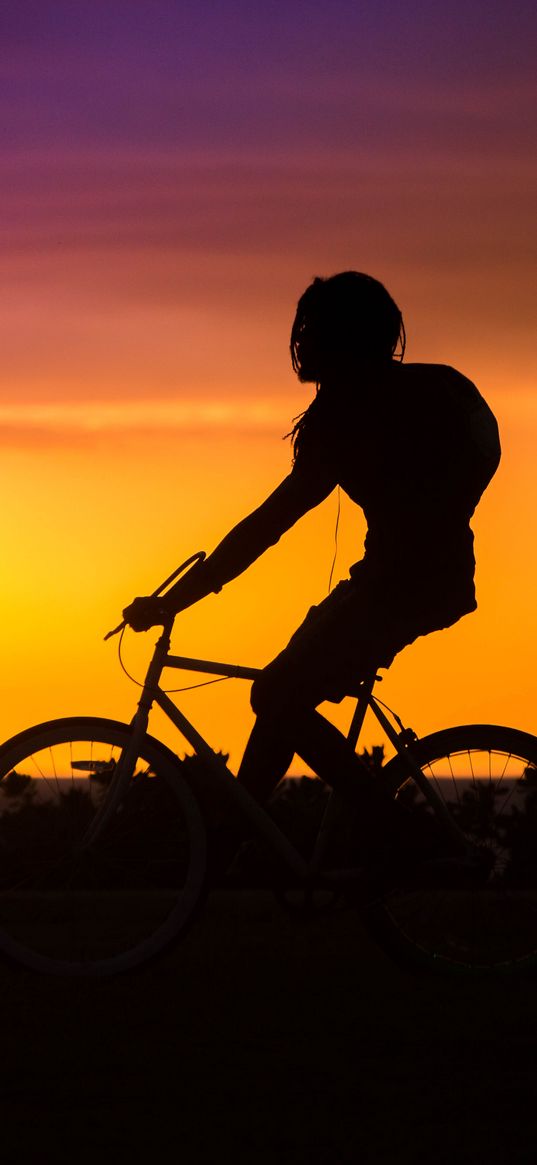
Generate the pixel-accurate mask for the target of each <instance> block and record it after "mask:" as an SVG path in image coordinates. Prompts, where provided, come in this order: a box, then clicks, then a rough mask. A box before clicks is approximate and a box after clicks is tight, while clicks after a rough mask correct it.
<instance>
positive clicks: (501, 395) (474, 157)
mask: <svg viewBox="0 0 537 1165" xmlns="http://www.w3.org/2000/svg"><path fill="white" fill-rule="evenodd" d="M0 20H1V32H0V41H1V53H2V93H3V105H4V109H3V116H2V136H3V143H2V152H1V158H0V170H1V186H2V191H3V207H4V209H3V221H2V233H3V238H4V248H3V260H2V263H3V274H4V288H5V290H4V295H3V311H2V317H1V323H0V327H1V330H2V337H1V340H2V348H1V350H2V361H1V388H0V440H1V443H2V451H1V461H0V466H1V474H2V489H3V497H4V504H3V507H2V512H3V531H2V542H3V548H4V570H3V577H2V584H1V586H2V609H3V614H4V620H3V622H4V667H3V671H2V677H1V684H2V709H1V723H0V736H1V737H7V736H9V735H11V734H12V733H13V732H15V731H18V730H19V729H21V728H24V727H26V726H27V725H28V724H30V723H33V722H35V721H38V720H44V719H47V718H49V717H54V716H58V715H71V714H75V713H77V712H81V713H86V714H89V713H95V714H98V715H112V716H115V717H119V718H126V717H127V718H130V716H131V715H132V711H133V708H134V702H135V700H136V698H137V696H136V689H135V688H134V687H132V685H131V684H129V682H128V680H127V679H126V678H125V677H124V675H123V673H122V672H121V671H120V669H119V665H118V663H117V658H116V655H115V648H114V644H113V643H112V644H110V643H109V644H104V643H103V642H102V635H103V634H104V632H105V631H106V630H107V629H108V628H109V627H111V626H113V625H114V624H115V623H116V622H117V621H118V615H119V614H120V612H121V609H122V607H123V606H124V605H125V604H126V603H127V602H128V601H130V599H131V598H132V597H133V596H134V595H135V594H140V593H145V592H147V591H151V590H152V589H153V588H154V587H155V586H156V585H157V584H158V582H160V580H161V579H162V578H163V577H165V576H166V575H167V574H169V573H170V572H171V570H172V569H173V568H174V566H175V565H177V563H178V562H180V561H181V560H182V559H183V558H186V557H187V556H188V555H189V554H191V553H192V552H193V551H195V550H198V549H206V550H207V551H209V550H211V549H212V548H213V547H214V546H215V545H216V543H217V542H218V541H219V539H220V538H221V537H222V536H223V535H224V534H225V533H226V531H227V530H228V529H229V527H230V526H231V525H232V524H233V523H235V522H236V521H238V520H239V519H240V518H241V517H243V516H244V515H245V513H247V512H248V511H249V510H250V509H252V508H254V507H255V506H256V505H257V504H259V502H260V501H261V500H262V499H263V497H264V496H265V495H266V493H268V492H269V491H270V490H271V489H273V488H274V487H275V486H276V485H277V483H278V481H279V480H280V479H281V478H282V477H283V476H284V475H285V474H286V472H287V471H288V468H289V463H290V450H289V444H288V442H286V441H282V440H281V438H282V436H283V435H284V434H285V433H287V432H288V430H289V428H290V426H291V423H292V418H293V417H294V416H295V415H296V414H297V413H299V412H300V411H301V410H302V409H303V408H304V407H305V406H306V404H307V403H308V400H309V399H310V396H311V391H310V389H309V388H308V387H307V386H301V385H299V384H298V382H297V381H296V379H295V377H294V375H293V373H292V370H291V367H290V362H289V355H288V336H289V329H290V324H291V320H292V317H293V314H294V308H295V304H296V300H297V298H298V296H299V295H300V294H301V292H302V291H303V289H304V287H305V286H306V285H307V283H309V281H310V280H311V278H312V276H314V275H316V274H321V275H327V274H332V273H333V272H335V271H338V270H341V269H345V268H349V267H352V268H356V269H358V270H363V271H367V272H369V273H370V274H373V275H375V276H376V277H377V278H379V279H381V280H382V281H383V282H384V283H386V285H387V287H388V289H389V290H390V292H391V293H392V294H393V296H394V298H395V299H396V301H397V302H398V303H399V305H400V306H401V307H402V309H403V312H404V317H405V322H406V328H407V334H408V347H407V359H409V360H418V361H419V360H423V361H438V362H442V363H447V364H452V365H454V366H455V367H458V368H460V369H461V370H462V371H463V372H464V373H465V374H466V375H468V376H469V377H471V379H473V380H474V381H475V382H476V383H477V384H478V386H479V388H480V390H481V391H482V392H483V393H484V395H485V396H486V397H487V399H488V400H489V402H490V403H491V405H492V406H493V408H494V409H495V411H496V414H497V416H498V419H499V422H500V426H501V433H502V443H503V447H504V459H503V463H502V467H501V469H500V472H499V473H498V475H497V478H496V479H495V481H494V482H493V484H492V486H491V487H490V490H489V491H488V493H487V495H486V496H485V499H484V500H483V503H482V505H481V507H480V509H479V512H478V515H477V516H476V519H475V522H474V529H475V533H476V549H477V560H478V572H477V586H478V600H479V611H478V612H477V614H475V615H473V616H471V617H469V618H467V619H465V620H463V621H462V622H461V623H460V624H459V625H458V626H457V627H456V628H454V629H452V630H451V631H447V632H443V633H440V634H438V635H433V636H430V637H428V638H427V639H426V640H422V641H420V642H419V643H418V644H416V645H415V646H414V647H412V648H409V649H408V650H407V651H406V652H404V653H403V654H402V655H401V656H400V657H399V658H398V659H397V661H396V663H395V664H394V665H393V667H392V669H391V670H390V672H389V673H388V674H387V675H386V677H385V680H384V683H383V685H382V687H383V692H382V695H383V698H385V699H386V700H388V702H389V703H392V704H393V705H395V707H396V708H397V710H398V711H399V712H400V714H401V715H402V716H403V718H408V719H409V720H410V722H411V723H412V726H413V727H414V728H415V729H416V730H417V731H419V732H426V731H431V730H433V729H435V728H438V727H442V726H444V725H447V724H454V723H459V722H467V721H472V720H479V721H489V720H490V721H499V722H506V723H512V724H515V725H517V726H520V727H524V728H526V729H528V730H530V731H533V732H537V710H536V701H535V694H536V680H535V659H536V658H537V619H536V616H535V610H534V601H535V600H534V595H535V578H536V574H537V540H536V538H535V509H536V502H537V475H536V472H535V453H534V450H535V443H536V439H537V391H536V384H537V380H536V363H537V362H536V343H535V322H534V316H535V301H534V287H535V268H536V257H537V246H536V232H535V205H536V194H537V191H536V185H537V183H536V178H537V156H536V149H535V147H536V136H537V134H536V125H537V119H536V96H537V94H536V90H537V82H536V77H535V48H536V34H537V10H536V8H535V4H534V3H530V2H529V0H524V2H521V3H517V2H516V0H514V2H513V3H507V0H502V2H498V0H486V2H485V0H473V3H472V4H471V5H470V4H468V0H456V2H450V3H449V4H447V3H442V2H440V3H439V2H433V0H429V2H427V0H423V2H421V3H418V2H416V0H414V2H410V3H408V4H404V5H403V4H401V3H400V2H399V0H370V2H368V3H360V2H357V0H352V2H350V0H330V3H328V2H327V0H323V2H322V3H321V2H317V0H308V2H307V3H306V2H302V0H288V2H286V3H283V2H280V0H278V2H276V0H266V2H265V3H264V4H263V5H258V4H256V3H253V2H252V0H249V2H246V0H242V2H239V0H230V2H226V0H221V2H215V0H212V2H210V3H209V2H207V3H204V2H203V0H197V2H196V3H194V2H193V0H188V2H187V0H185V2H181V0H177V2H175V3H172V2H171V0H166V2H164V0H146V2H137V0H124V2H118V0H91V3H90V2H86V0H76V2H75V3H73V2H72V0H69V2H61V0H59V2H55V3H46V2H43V0H33V2H30V0H17V2H16V3H15V2H12V3H8V4H6V5H4V6H3V9H2V15H1V18H0ZM335 518H336V497H335V495H334V496H332V497H331V498H329V499H328V500H327V501H326V502H325V503H324V504H323V506H321V507H320V508H319V510H318V511H316V512H315V513H313V514H310V515H308V516H307V517H306V518H305V519H303V521H302V522H301V523H300V525H299V526H297V527H296V528H295V529H294V530H293V531H292V532H290V533H289V534H288V535H287V536H286V538H285V539H284V541H282V542H281V543H280V544H279V545H278V547H276V548H275V549H273V550H271V551H269V552H268V553H267V555H266V556H265V558H264V559H263V560H261V561H259V562H258V563H256V564H255V566H253V567H252V568H251V570H250V571H249V572H248V573H247V574H246V575H244V576H243V577H242V578H241V579H239V580H237V581H236V582H235V583H233V584H230V586H229V587H228V588H227V590H226V591H225V592H224V593H222V594H221V595H220V596H218V597H211V598H209V599H207V600H205V602H204V603H203V604H201V605H200V606H199V607H197V608H196V609H194V610H191V611H189V612H187V613H185V614H183V615H182V616H181V617H180V618H179V619H178V622H177V626H176V632H175V638H174V649H175V650H176V651H177V652H178V653H184V654H190V655H196V654H199V655H201V656H204V657H207V656H209V657H211V658H215V659H224V660H228V661H230V662H239V663H245V664H253V665H262V664H263V663H265V662H267V661H268V660H269V659H270V658H271V656H272V655H274V654H275V653H276V652H277V651H278V650H280V648H281V647H282V645H283V644H284V643H285V642H286V641H287V639H288V637H289V634H290V633H291V631H292V630H293V629H294V627H295V626H296V625H297V623H298V622H299V620H300V619H301V618H302V617H303V615H304V613H305V610H306V609H307V607H308V606H309V605H310V604H311V603H312V602H315V601H318V600H319V599H321V598H322V597H323V596H324V595H325V594H326V591H327V586H328V576H329V572H330V565H331V561H332V555H333V545H334V525H335ZM363 536H364V523H363V519H362V516H361V514H360V512H359V511H357V510H356V508H355V507H353V506H352V505H351V504H350V503H347V502H345V503H344V505H343V513H342V521H341V527H340V538H339V549H338V557H337V566H336V577H344V576H345V575H346V573H347V571H348V566H349V564H350V563H351V562H353V561H355V560H356V559H357V558H359V557H360V555H361V548H362V543H363ZM154 638H155V636H154V634H153V635H152V634H150V635H148V636H142V637H135V636H134V635H132V634H131V635H130V636H129V637H128V638H127V639H126V641H125V658H126V662H127V665H128V666H129V667H130V668H131V670H133V671H134V673H135V674H136V675H137V676H140V675H141V674H143V669H144V665H145V661H146V660H147V658H148V652H149V651H150V648H151V644H152V643H153V642H154ZM190 678H191V677H189V676H185V677H184V682H185V683H188V682H189V679H190ZM178 682H181V678H180V677H179V679H178V673H172V674H171V675H170V683H169V686H170V687H172V686H176V685H177V683H178ZM183 707H184V708H185V710H186V711H187V712H191V714H192V717H193V719H194V721H195V723H196V724H197V725H198V727H200V729H201V730H202V731H205V730H206V732H207V735H208V736H209V739H210V741H211V743H213V744H214V745H215V746H216V747H219V748H223V749H225V750H226V751H231V753H232V761H233V762H234V763H236V762H237V759H238V757H239V756H240V750H241V747H242V746H243V744H244V741H245V739H246V735H247V732H248V728H249V725H250V723H251V715H250V713H249V708H248V690H247V686H246V685H244V684H242V685H241V684H240V683H239V682H238V681H229V682H228V683H226V684H222V685H217V686H216V687H214V688H208V689H206V690H203V689H202V690H201V691H200V692H193V693H191V694H188V696H186V697H185V698H184V700H183ZM348 715H349V708H348V707H347V706H346V705H345V704H344V705H342V707H341V708H339V709H336V710H335V718H336V720H337V722H338V723H340V724H342V725H343V724H344V723H345V722H346V720H347V719H348ZM154 728H155V730H156V731H157V732H158V731H162V733H163V734H164V736H165V738H166V739H168V740H171V739H172V738H171V736H170V734H169V733H168V732H167V730H166V726H165V725H161V724H160V723H159V718H158V716H157V717H156V718H155V723H154ZM368 733H369V734H368V736H367V742H369V743H374V742H376V740H377V739H380V738H379V733H378V732H376V730H375V729H374V728H372V729H369V730H368Z"/></svg>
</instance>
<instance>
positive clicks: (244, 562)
mask: <svg viewBox="0 0 537 1165" xmlns="http://www.w3.org/2000/svg"><path fill="white" fill-rule="evenodd" d="M336 485H337V479H336V476H335V474H334V473H333V471H332V469H331V467H330V466H328V464H326V463H321V464H319V462H317V463H316V464H315V462H313V463H312V462H309V460H308V461H306V458H303V459H299V460H297V462H296V463H295V465H294V467H293V469H292V471H291V473H290V474H289V475H288V476H287V477H286V478H284V480H283V481H282V482H281V484H280V485H279V486H278V487H277V489H275V490H274V492H273V493H271V494H270V496H269V497H268V498H267V499H266V501H264V502H263V503H262V505H260V506H259V507H258V508H257V509H256V510H254V511H253V512H252V513H251V514H249V515H248V517H247V518H244V519H243V521H242V522H239V523H238V525H237V526H234V528H233V529H232V530H231V531H230V532H229V534H227V535H226V537H225V538H224V539H223V540H222V542H220V544H219V545H218V546H217V547H216V550H214V551H213V553H212V554H211V555H209V557H208V558H206V559H205V561H204V562H200V563H198V564H197V565H196V566H194V567H193V568H192V570H190V571H189V572H188V574H186V575H184V577H183V578H181V579H179V582H177V583H176V584H175V586H173V587H172V588H171V589H170V590H169V591H168V592H167V594H166V595H163V596H162V598H158V599H150V598H147V599H146V598H144V599H135V600H134V603H131V605H130V607H127V608H126V609H125V611H124V612H123V615H124V617H125V620H126V622H128V623H130V625H131V626H132V627H134V630H136V631H145V630H147V629H148V628H149V627H151V626H153V625H154V624H158V623H162V622H163V621H164V619H165V618H166V616H167V615H171V614H175V613H177V612H178V611H182V610H184V609H185V608H186V607H190V606H191V605H192V604H193V603H196V602H198V601H199V600H200V599H203V598H204V597H205V595H208V594H210V593H211V592H215V591H220V590H221V589H222V587H223V586H224V584H225V583H227V582H229V581H230V580H231V579H233V578H236V576H237V575H239V574H242V572H243V571H244V570H246V568H247V567H248V566H250V565H251V563H252V562H255V560H256V558H259V556H260V555H261V554H263V552H264V551H265V550H267V549H268V547H269V546H273V545H274V544H275V543H276V542H277V541H278V540H279V538H280V537H281V535H282V534H284V533H285V531H286V530H289V529H290V527H291V526H293V525H294V524H295V522H296V521H298V519H299V518H301V517H302V515H303V514H305V513H307V511H308V510H311V509H313V507H314V506H317V505H319V503H320V502H322V501H324V499H325V498H326V497H328V494H329V493H331V492H332V490H333V489H334V487H335V486H336Z"/></svg>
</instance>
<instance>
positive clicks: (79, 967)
mask: <svg viewBox="0 0 537 1165" xmlns="http://www.w3.org/2000/svg"><path fill="white" fill-rule="evenodd" d="M203 557H204V555H203V553H202V552H200V553H198V554H196V555H193V556H192V557H191V558H189V559H187V561H186V562H185V563H182V564H181V566H180V567H179V568H178V569H177V571H175V572H174V573H173V574H172V575H171V576H170V578H169V579H166V580H165V582H164V583H163V584H162V585H161V586H160V587H159V588H158V589H157V591H156V592H154V593H155V594H162V593H163V592H164V591H165V589H166V588H167V586H168V585H169V584H171V582H172V581H173V580H174V579H175V578H176V577H177V576H178V575H179V574H181V573H182V572H184V570H186V569H187V568H188V567H189V566H191V565H192V564H193V563H196V562H197V561H199V560H201V559H202V558H203ZM173 622H174V620H173V618H170V619H169V620H168V622H167V623H166V624H165V626H164V628H163V631H162V634H160V635H159V638H158V641H157V643H156V645H155V649H154V653H153V656H152V659H151V662H150V664H149V667H148V669H147V674H146V677H145V681H144V683H143V685H141V687H142V693H141V697H140V700H139V703H138V709H137V711H136V713H135V715H134V717H133V719H132V721H131V723H130V724H124V723H121V722H118V721H115V720H108V719H102V718H94V717H72V718H68V719H60V720H52V721H49V722H47V723H44V724H39V725H37V726H34V727H32V728H29V729H27V730H26V731H24V732H22V733H19V734H18V735H16V736H14V737H13V738H12V739H10V740H8V741H7V742H6V743H5V744H3V745H2V746H1V747H0V795H1V796H0V951H1V952H3V953H4V955H6V956H8V957H10V958H11V959H13V960H15V961H17V962H18V963H22V964H23V965H25V966H27V967H29V968H31V969H33V970H36V971H40V972H50V973H56V974H69V975H106V974H113V973H116V972H120V971H126V970H129V969H131V968H134V967H137V966H138V965H140V964H142V963H144V962H145V961H146V960H148V959H150V958H151V957H153V956H155V955H156V954H158V953H159V952H161V951H162V950H164V949H165V948H166V947H167V946H168V944H169V943H171V942H172V941H173V940H175V939H177V938H178V937H180V936H181V935H183V934H184V933H185V932H186V930H187V929H188V927H189V926H190V924H191V923H192V921H193V920H194V918H195V917H196V915H197V913H198V912H199V910H200V908H201V906H202V905H203V902H204V898H205V894H206V889H207V878H206V871H207V822H206V806H207V801H208V799H209V800H210V799H211V798H214V797H217V798H220V799H222V798H223V799H224V801H225V802H226V803H228V804H229V805H230V806H234V807H236V808H237V809H238V810H239V811H240V812H241V813H242V815H243V817H244V818H245V819H246V820H247V821H248V823H249V825H250V828H251V831H252V833H253V835H254V837H257V838H259V839H261V840H262V842H263V844H264V845H265V848H266V849H267V850H268V851H269V852H270V854H271V855H272V860H273V862H274V863H275V865H276V867H277V868H278V870H279V871H280V872H281V873H280V875H279V876H275V884H276V886H277V887H279V889H280V892H281V891H282V888H285V887H286V886H290V887H299V888H302V889H301V892H302V893H303V894H304V895H305V896H306V899H307V900H310V899H311V896H312V895H313V894H314V893H315V892H317V891H319V892H325V893H327V894H328V895H332V894H336V893H337V894H339V893H340V892H344V893H346V894H348V895H349V898H350V900H352V899H353V897H354V887H355V886H356V884H357V881H358V880H359V877H360V875H361V873H362V872H363V871H362V869H361V867H360V862H359V855H358V860H357V858H356V855H355V854H354V853H353V852H352V845H351V844H350V841H352V830H350V831H349V830H348V829H347V830H346V831H345V830H344V831H343V834H344V836H346V842H347V843H348V851H349V852H347V853H346V854H342V855H341V856H340V857H338V859H337V862H336V864H335V865H334V864H333V856H332V855H333V853H334V849H336V850H337V845H335V844H334V840H335V841H336V842H337V840H338V837H339V836H340V834H341V828H340V827H341V821H342V820H343V821H344V823H345V825H348V820H349V818H348V804H347V803H346V802H344V801H343V800H342V798H341V797H339V796H338V795H337V793H334V792H332V793H330V794H329V796H328V799H327V803H326V809H325V812H324V815H323V817H322V821H321V823H320V825H319V828H318V831H317V834H316V837H315V841H314V844H313V849H312V852H311V853H310V854H309V855H304V854H303V853H301V852H299V851H298V850H297V848H296V847H294V846H293V845H292V843H291V842H290V840H289V838H288V837H286V836H285V835H284V833H283V832H282V831H281V830H280V829H279V828H278V826H277V825H276V823H275V822H274V820H272V818H271V817H270V815H269V814H268V813H267V812H266V811H265V810H264V809H263V808H261V807H260V805H259V804H258V803H257V802H255V801H254V800H253V799H252V798H251V797H250V795H249V794H248V793H247V791H246V790H245V789H244V788H243V787H242V786H241V785H239V783H238V782H237V781H236V779H235V778H234V777H233V774H232V773H231V771H230V770H229V768H228V766H227V764H226V761H225V758H224V757H223V756H222V755H221V754H219V753H217V752H215V751H214V750H213V749H212V748H211V747H210V745H209V744H208V743H207V742H206V741H205V740H204V739H203V737H202V736H201V735H200V734H199V733H198V731H197V730H196V728H195V727H194V725H193V724H192V723H191V722H190V721H189V720H188V718H187V717H186V716H185V715H184V713H183V712H181V711H180V709H179V708H178V706H177V704H176V703H174V702H173V701H172V700H171V699H170V695H169V693H168V692H167V691H165V690H164V689H163V688H162V687H161V686H160V678H161V673H162V672H163V670H164V669H165V668H171V669H185V670H188V671H190V672H199V673H205V674H206V675H209V676H214V677H218V678H219V679H223V678H226V677H235V678H239V679H242V680H253V679H254V678H255V676H256V675H257V674H258V670H259V669H257V668H251V667H243V666H238V665H231V664H223V663H216V662H214V661H212V660H202V659H192V658H188V657H185V656H179V655H173V654H170V636H171V630H172V626H173ZM123 627H124V625H123V624H120V625H119V627H117V628H115V629H114V631H113V632H109V635H108V636H106V638H109V636H110V635H113V634H115V633H117V632H118V631H120V630H122V629H123ZM378 678H380V677H377V675H376V672H375V673H372V674H371V675H370V676H369V678H368V679H367V680H364V682H363V683H362V684H361V687H360V694H359V696H358V698H357V701H356V706H355V708H354V712H353V715H352V720H351V724H350V727H349V731H348V740H349V745H350V746H351V747H352V748H354V749H356V747H357V744H358V739H359V735H360V731H361V728H362V725H363V721H364V717H365V714H366V711H367V709H370V710H371V711H372V712H373V714H374V715H375V717H376V719H377V721H378V723H379V725H380V727H381V728H382V729H383V731H384V733H385V735H386V737H387V739H388V740H389V741H390V743H391V744H392V745H393V747H394V749H395V755H394V756H393V757H392V758H391V759H390V760H389V761H388V762H387V763H386V764H384V765H383V767H382V769H381V776H380V779H381V780H382V781H383V783H384V787H385V790H386V791H387V792H388V794H389V795H390V796H393V797H398V798H400V799H401V800H402V802H403V803H406V804H407V806H408V812H409V815H410V817H409V819H411V820H412V822H413V823H414V822H415V823H417V824H418V825H419V826H420V828H421V827H422V826H423V824H424V823H427V828H430V826H431V824H432V826H433V827H434V831H433V832H434V836H435V837H436V834H438V836H439V837H441V838H443V839H444V840H445V839H446V838H450V839H451V841H452V843H453V844H454V846H455V848H457V847H458V849H459V850H460V851H462V850H465V851H466V852H467V851H468V849H471V851H472V852H473V853H476V852H477V853H478V854H479V855H480V856H481V857H482V858H483V862H482V863H481V864H480V866H479V871H478V874H477V875H476V873H475V871H474V874H473V875H472V876H470V877H463V878H462V880H461V876H460V871H459V873H457V870H456V865H455V872H453V874H450V873H449V871H448V874H447V875H446V874H444V877H441V878H440V880H439V882H438V883H437V884H435V878H434V877H433V878H432V881H431V884H428V881H427V878H425V880H424V879H423V878H421V879H420V878H419V877H418V878H417V879H416V878H414V877H413V876H412V875H409V874H408V872H403V871H402V872H401V876H400V877H393V875H392V878H391V881H390V883H389V885H388V886H387V887H386V889H385V891H384V892H383V893H382V894H380V895H379V896H378V897H377V898H376V899H375V900H374V901H373V902H370V903H369V904H368V905H367V907H366V908H365V911H364V917H365V921H366V924H367V925H368V927H369V928H370V930H371V931H372V933H373V934H374V935H375V937H376V939H377V940H378V941H379V942H380V943H381V944H382V945H383V946H384V947H385V948H386V949H387V950H389V951H390V952H391V953H392V954H396V955H397V956H400V957H403V958H405V959H407V960H408V959H410V960H412V961H414V962H418V963H422V964H423V965H427V966H429V967H432V968H434V969H439V970H446V971H457V972H469V973H472V974H491V973H512V972H518V971H526V970H528V969H529V968H531V967H533V966H535V965H536V964H537V847H536V846H535V839H536V838H537V738H535V737H534V736H531V735H529V734H528V733H525V732H521V731H518V730H516V729H511V728H506V727H500V726H494V725H484V724H483V725H481V724H475V725H466V726H462V727H457V728H448V729H445V730H443V731H440V732H435V733H433V734H432V735H429V736H426V737H424V738H422V739H421V740H420V739H418V737H417V736H416V735H415V733H414V732H412V730H410V729H409V728H405V727H404V725H403V723H402V721H401V720H400V718H399V717H398V716H397V715H396V714H395V713H394V712H393V711H392V710H391V709H389V708H388V707H387V705H386V704H384V703H383V702H382V701H380V700H379V699H378V697H377V696H375V695H373V687H374V684H375V681H376V679H378ZM206 682H217V680H216V679H215V680H211V681H206ZM196 686H197V685H196ZM179 690H184V689H179ZM154 704H156V705H158V706H159V707H160V708H161V709H162V711H163V712H164V713H165V714H166V715H167V716H168V717H169V719H170V720H171V722H172V723H173V724H174V725H175V727H176V728H177V729H178V731H179V732H180V733H181V735H182V736H183V737H184V739H185V740H186V741H187V742H188V743H189V744H190V746H191V747H192V749H193V750H194V754H195V757H197V758H198V761H197V763H193V762H189V759H188V758H186V760H185V761H180V760H179V759H178V757H177V756H176V755H175V753H173V752H172V751H171V749H170V748H168V747H167V746H165V745H164V744H163V743H162V742H160V741H159V740H157V739H156V738H154V737H152V736H150V735H149V734H148V731H147V729H148V721H149V714H150V711H151V708H152V706H153V705H154ZM200 762H201V763H200ZM330 861H332V865H330ZM476 868H477V867H476Z"/></svg>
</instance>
